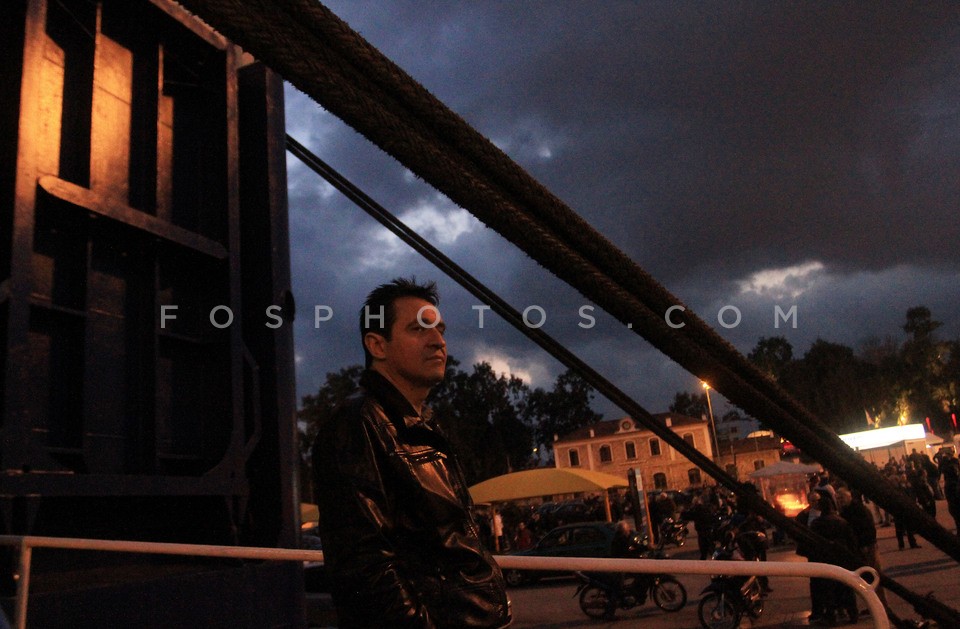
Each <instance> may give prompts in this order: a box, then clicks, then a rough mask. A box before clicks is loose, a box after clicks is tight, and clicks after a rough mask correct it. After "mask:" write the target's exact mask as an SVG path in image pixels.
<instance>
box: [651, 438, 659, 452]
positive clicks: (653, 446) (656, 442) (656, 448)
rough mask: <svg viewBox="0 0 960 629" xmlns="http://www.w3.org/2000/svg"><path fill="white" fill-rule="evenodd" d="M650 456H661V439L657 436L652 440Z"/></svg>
mask: <svg viewBox="0 0 960 629" xmlns="http://www.w3.org/2000/svg"><path fill="white" fill-rule="evenodd" d="M650 456H660V440H659V439H657V438H656V437H654V438H653V439H651V440H650Z"/></svg>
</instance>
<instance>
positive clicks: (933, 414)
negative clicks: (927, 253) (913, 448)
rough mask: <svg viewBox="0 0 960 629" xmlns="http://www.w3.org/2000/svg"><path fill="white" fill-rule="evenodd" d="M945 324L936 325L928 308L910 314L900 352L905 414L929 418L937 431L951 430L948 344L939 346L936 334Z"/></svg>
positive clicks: (900, 384)
mask: <svg viewBox="0 0 960 629" xmlns="http://www.w3.org/2000/svg"><path fill="white" fill-rule="evenodd" d="M941 325H942V324H941V323H940V322H939V321H934V320H933V318H932V314H931V312H930V309H929V308H927V307H926V306H914V307H913V308H910V309H909V310H907V317H906V322H905V323H904V325H903V331H904V332H906V333H907V334H909V335H910V338H908V339H907V340H906V341H904V343H903V347H902V348H901V351H900V364H901V370H900V373H899V378H898V380H899V382H898V384H899V388H900V399H901V401H902V404H903V406H904V412H905V414H906V415H907V416H908V417H909V418H910V419H913V420H918V421H923V420H924V419H925V418H927V417H930V418H931V423H936V424H937V427H938V428H940V429H942V428H949V426H948V425H946V422H947V413H946V411H947V409H948V408H949V407H950V397H951V395H950V389H951V387H950V382H949V377H948V376H947V374H946V372H945V367H946V365H947V361H948V360H949V344H948V343H940V342H938V341H937V339H936V337H935V336H934V331H935V330H936V329H937V328H939V327H940V326H941Z"/></svg>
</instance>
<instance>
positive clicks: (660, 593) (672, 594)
mask: <svg viewBox="0 0 960 629" xmlns="http://www.w3.org/2000/svg"><path fill="white" fill-rule="evenodd" d="M651 594H653V602H654V603H656V605H657V607H659V608H660V609H662V610H663V611H665V612H678V611H680V610H681V609H683V606H684V605H686V604H687V589H686V588H685V587H683V584H682V583H680V582H679V581H677V580H676V579H674V578H673V577H660V578H659V579H657V581H656V583H654V584H653V591H652V592H651Z"/></svg>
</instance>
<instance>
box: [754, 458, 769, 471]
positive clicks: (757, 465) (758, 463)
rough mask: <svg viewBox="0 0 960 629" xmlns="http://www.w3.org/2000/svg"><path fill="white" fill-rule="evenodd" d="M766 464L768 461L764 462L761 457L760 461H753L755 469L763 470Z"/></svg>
mask: <svg viewBox="0 0 960 629" xmlns="http://www.w3.org/2000/svg"><path fill="white" fill-rule="evenodd" d="M764 465H766V463H764V462H763V460H762V459H760V460H758V461H754V462H753V469H755V470H762V469H763V466H764Z"/></svg>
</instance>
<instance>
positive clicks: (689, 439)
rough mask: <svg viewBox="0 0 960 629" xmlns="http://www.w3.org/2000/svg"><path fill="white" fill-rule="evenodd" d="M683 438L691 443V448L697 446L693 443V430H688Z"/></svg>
mask: <svg viewBox="0 0 960 629" xmlns="http://www.w3.org/2000/svg"><path fill="white" fill-rule="evenodd" d="M683 440H684V441H686V442H687V443H688V444H690V447H691V448H694V447H696V445H695V444H694V443H693V433H692V432H688V433H687V434H685V435H683Z"/></svg>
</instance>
